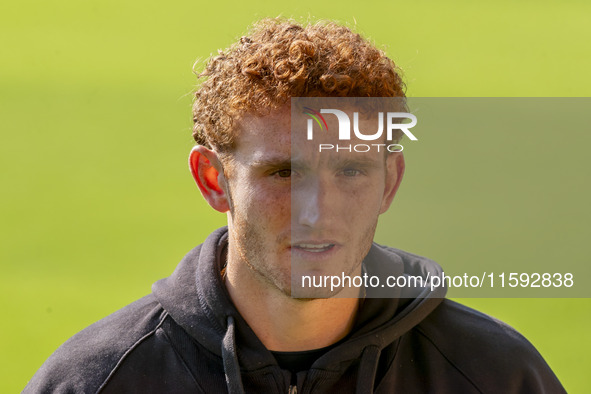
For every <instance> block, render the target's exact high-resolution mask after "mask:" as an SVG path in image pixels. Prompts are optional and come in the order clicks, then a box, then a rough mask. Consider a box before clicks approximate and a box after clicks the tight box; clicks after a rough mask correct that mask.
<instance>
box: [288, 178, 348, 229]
mask: <svg viewBox="0 0 591 394" xmlns="http://www.w3.org/2000/svg"><path fill="white" fill-rule="evenodd" d="M331 190H332V187H331V184H330V182H328V180H326V179H322V178H321V177H320V176H317V175H315V176H310V177H309V179H308V180H306V181H305V182H302V183H300V184H299V185H297V186H294V187H293V188H292V195H291V212H292V220H293V219H295V220H296V221H297V223H293V224H296V225H298V226H305V227H310V228H313V229H318V230H320V229H323V228H326V227H327V226H328V225H329V224H330V220H331V215H332V212H333V208H334V206H335V204H336V203H337V201H335V197H336V196H335V195H334V193H332V192H331Z"/></svg>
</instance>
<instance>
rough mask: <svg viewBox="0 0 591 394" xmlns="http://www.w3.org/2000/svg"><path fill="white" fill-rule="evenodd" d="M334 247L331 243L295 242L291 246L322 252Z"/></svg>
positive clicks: (312, 251)
mask: <svg viewBox="0 0 591 394" xmlns="http://www.w3.org/2000/svg"><path fill="white" fill-rule="evenodd" d="M334 247H335V244H333V243H304V242H302V243H297V244H293V245H292V248H293V249H297V250H302V251H304V252H310V253H322V252H327V251H329V250H331V249H333V248H334Z"/></svg>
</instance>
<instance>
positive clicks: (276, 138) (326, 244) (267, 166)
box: [225, 107, 403, 298]
mask: <svg viewBox="0 0 591 394" xmlns="http://www.w3.org/2000/svg"><path fill="white" fill-rule="evenodd" d="M240 126H241V127H240V131H239V133H238V135H237V139H236V147H235V150H234V151H233V152H232V160H231V161H230V162H227V164H226V168H225V171H226V175H227V177H228V184H229V192H230V196H231V200H232V208H231V212H230V214H229V220H228V226H229V229H230V256H231V258H232V259H233V260H237V261H239V262H240V264H246V265H248V267H249V268H250V272H252V274H253V276H254V277H255V279H256V280H257V281H258V282H259V283H260V284H262V285H263V286H266V287H270V288H273V289H277V290H279V291H281V292H282V293H284V294H286V295H291V293H292V283H297V284H299V283H301V282H300V281H301V279H300V278H301V276H302V275H311V276H324V275H339V276H341V275H342V274H343V273H344V274H345V275H358V274H360V271H361V261H362V260H363V258H364V257H365V255H366V254H367V252H368V251H369V248H370V247H371V244H372V241H373V236H374V233H375V229H376V225H377V220H378V216H379V214H380V213H382V212H384V211H385V210H386V209H387V208H388V206H389V203H390V201H391V197H392V196H393V193H391V194H388V191H389V190H390V191H391V190H392V188H393V187H394V184H395V183H396V179H397V177H398V175H401V174H398V172H400V173H401V172H402V168H403V162H402V156H401V154H390V155H388V156H387V158H386V155H385V153H384V152H381V153H376V152H375V151H374V152H368V153H358V152H343V151H340V152H338V153H336V152H318V146H317V144H314V145H313V144H310V143H309V141H305V140H304V138H301V139H300V138H292V136H291V122H290V109H289V107H286V108H283V109H281V110H277V111H275V112H272V113H271V114H270V115H268V116H264V117H257V116H244V117H243V118H242V119H241V122H240ZM330 127H331V125H330V124H329V128H330ZM333 129H336V126H335V127H333ZM325 138H329V137H328V136H326V137H325ZM325 142H327V141H325ZM352 142H353V143H355V141H352ZM292 143H293V146H292ZM401 163H402V164H401ZM397 165H398V167H397ZM394 189H395V187H394ZM292 275H293V280H294V282H292ZM306 290H310V289H306ZM331 295H334V294H330V292H327V291H326V289H315V291H314V292H313V293H309V292H308V293H306V295H305V298H314V297H328V296H331ZM297 296H298V297H299V295H297ZM353 296H356V294H355V295H353Z"/></svg>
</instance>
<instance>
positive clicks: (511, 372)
mask: <svg viewBox="0 0 591 394" xmlns="http://www.w3.org/2000/svg"><path fill="white" fill-rule="evenodd" d="M418 329H419V331H420V332H421V334H422V335H424V336H425V337H427V338H428V340H429V341H430V342H431V343H433V344H434V346H435V347H436V348H437V349H438V351H439V352H441V353H442V355H443V356H444V357H445V358H446V359H447V360H448V362H449V363H450V364H452V365H453V367H454V368H456V369H457V370H458V371H459V372H460V373H461V374H462V375H464V376H465V377H466V378H467V379H469V380H470V381H472V383H473V384H474V386H476V387H477V388H478V390H479V391H480V392H483V393H500V392H502V393H552V394H554V393H566V391H565V390H564V388H563V387H562V385H561V384H560V381H559V380H558V378H557V377H556V375H555V374H554V372H552V370H551V369H550V367H549V366H548V364H547V363H546V361H545V360H544V358H543V357H542V356H541V355H540V353H539V352H538V351H537V350H536V349H535V347H534V346H533V345H532V344H531V343H530V342H529V341H528V340H527V339H526V338H524V337H523V336H522V335H521V334H519V333H518V332H517V331H515V330H514V329H513V328H511V327H510V326H508V325H507V324H505V323H503V322H501V321H499V320H496V319H494V318H492V317H490V316H487V315H485V314H483V313H481V312H478V311H475V310H473V309H471V308H468V307H466V306H464V305H461V304H458V303H456V302H453V301H449V300H445V302H444V303H442V304H441V305H440V306H439V307H438V308H437V309H435V311H434V312H433V313H432V315H431V316H430V317H429V318H428V319H426V321H424V322H423V323H421V324H420V325H419V326H418Z"/></svg>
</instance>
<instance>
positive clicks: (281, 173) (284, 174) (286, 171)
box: [273, 168, 291, 178]
mask: <svg viewBox="0 0 591 394" xmlns="http://www.w3.org/2000/svg"><path fill="white" fill-rule="evenodd" d="M273 175H275V176H277V177H279V178H289V177H290V176H291V168H283V169H281V170H277V171H275V172H274V173H273Z"/></svg>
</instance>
